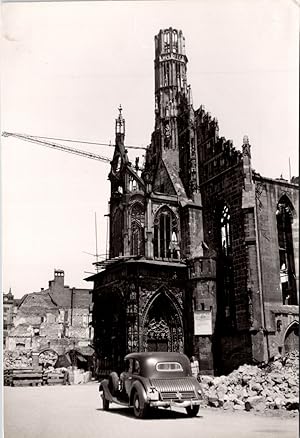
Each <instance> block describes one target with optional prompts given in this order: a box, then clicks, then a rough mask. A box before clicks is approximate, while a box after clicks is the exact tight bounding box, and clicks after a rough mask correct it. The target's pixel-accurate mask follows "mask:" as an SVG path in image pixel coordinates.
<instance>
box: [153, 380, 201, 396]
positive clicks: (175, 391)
mask: <svg viewBox="0 0 300 438" xmlns="http://www.w3.org/2000/svg"><path fill="white" fill-rule="evenodd" d="M151 382H152V386H154V387H155V388H156V389H157V390H158V391H159V392H160V394H161V397H162V399H163V400H172V399H173V400H175V399H181V400H190V399H192V398H195V397H196V394H195V389H194V385H193V382H191V381H190V380H189V379H186V378H185V379H164V380H160V379H152V380H151ZM179 394H180V396H179Z"/></svg>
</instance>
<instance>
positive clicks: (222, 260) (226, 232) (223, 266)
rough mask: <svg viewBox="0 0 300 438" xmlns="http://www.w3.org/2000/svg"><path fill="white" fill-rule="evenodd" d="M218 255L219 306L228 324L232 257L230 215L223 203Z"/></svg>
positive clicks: (232, 299)
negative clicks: (220, 303)
mask: <svg viewBox="0 0 300 438" xmlns="http://www.w3.org/2000/svg"><path fill="white" fill-rule="evenodd" d="M219 226H220V244H221V245H220V246H221V248H220V257H219V275H220V277H219V286H220V290H221V297H220V299H221V302H222V305H221V306H220V308H222V309H223V317H224V319H225V321H227V323H228V326H232V325H233V321H234V320H233V318H234V314H233V307H234V283H233V259H232V236H231V216H230V212H229V208H228V206H227V205H226V204H225V205H223V208H222V210H221V215H220V222H219Z"/></svg>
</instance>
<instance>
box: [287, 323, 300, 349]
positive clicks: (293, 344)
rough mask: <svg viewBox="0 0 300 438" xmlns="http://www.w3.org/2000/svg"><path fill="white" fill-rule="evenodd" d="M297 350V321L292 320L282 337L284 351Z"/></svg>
mask: <svg viewBox="0 0 300 438" xmlns="http://www.w3.org/2000/svg"><path fill="white" fill-rule="evenodd" d="M295 350H297V351H299V323H297V322H296V321H295V322H293V323H292V324H291V325H290V327H288V329H287V331H286V334H285V337H284V353H288V352H290V351H295Z"/></svg>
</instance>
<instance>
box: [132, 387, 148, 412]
mask: <svg viewBox="0 0 300 438" xmlns="http://www.w3.org/2000/svg"><path fill="white" fill-rule="evenodd" d="M133 412H134V415H135V416H136V418H145V417H146V415H147V412H148V405H147V404H146V403H143V404H142V403H141V398H140V396H139V394H138V393H137V392H135V393H134V396H133Z"/></svg>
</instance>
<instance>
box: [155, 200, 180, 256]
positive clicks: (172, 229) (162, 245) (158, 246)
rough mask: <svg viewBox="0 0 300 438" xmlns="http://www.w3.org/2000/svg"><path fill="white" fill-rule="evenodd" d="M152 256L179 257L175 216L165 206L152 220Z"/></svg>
mask: <svg viewBox="0 0 300 438" xmlns="http://www.w3.org/2000/svg"><path fill="white" fill-rule="evenodd" d="M154 257H156V258H162V259H165V258H167V259H175V260H176V259H179V258H180V246H179V239H178V225H177V218H176V216H175V214H174V213H173V212H172V211H171V210H170V209H169V208H167V207H163V208H161V209H160V210H159V211H158V213H157V215H156V217H155V220H154Z"/></svg>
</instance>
